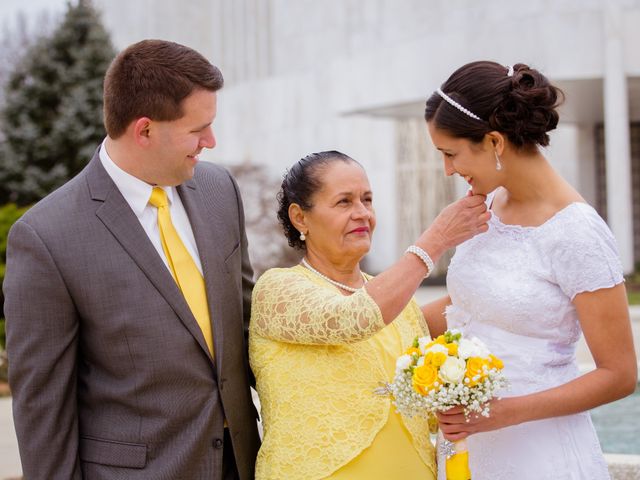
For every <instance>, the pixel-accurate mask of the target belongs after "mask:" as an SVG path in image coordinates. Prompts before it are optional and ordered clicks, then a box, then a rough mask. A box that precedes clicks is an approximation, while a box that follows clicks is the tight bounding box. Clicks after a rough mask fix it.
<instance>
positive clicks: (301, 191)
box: [277, 150, 360, 250]
mask: <svg viewBox="0 0 640 480" xmlns="http://www.w3.org/2000/svg"><path fill="white" fill-rule="evenodd" d="M336 161H342V162H354V163H356V164H358V165H360V164H359V163H358V162H356V161H355V160H354V159H353V158H351V157H350V156H348V155H345V154H344V153H342V152H338V151H336V150H330V151H326V152H317V153H311V154H309V155H307V156H306V157H304V158H301V159H300V160H298V161H297V162H296V163H295V164H294V165H293V166H292V167H291V168H290V169H288V170H287V172H286V173H285V174H284V178H283V179H282V186H281V187H280V191H279V192H278V197H277V198H278V220H279V221H280V224H281V225H282V228H283V230H284V234H285V236H286V237H287V240H288V241H289V245H290V246H292V247H294V248H297V249H300V250H305V249H306V245H305V243H304V242H303V241H302V240H300V232H299V231H298V230H297V229H296V227H294V226H293V223H291V219H290V218H289V206H290V205H291V204H292V203H297V204H298V205H300V208H302V209H303V210H310V209H311V208H312V207H313V204H312V203H311V199H312V197H313V195H314V194H315V193H316V192H317V191H318V190H320V189H321V188H322V183H321V181H320V175H321V173H322V171H323V170H324V169H325V168H326V167H327V165H329V164H330V163H333V162H336Z"/></svg>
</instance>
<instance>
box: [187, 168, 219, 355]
mask: <svg viewBox="0 0 640 480" xmlns="http://www.w3.org/2000/svg"><path fill="white" fill-rule="evenodd" d="M177 190H178V194H179V195H180V199H181V200H182V204H183V205H184V208H185V211H186V212H187V215H188V217H189V223H190V224H191V229H192V230H193V236H194V238H195V240H196V245H197V247H198V254H199V256H200V263H201V264H202V271H203V275H204V279H205V285H206V290H207V300H208V302H209V315H210V317H211V324H212V327H213V344H214V353H215V356H216V360H217V361H216V363H217V365H218V366H219V365H220V364H221V361H222V358H223V353H224V324H223V320H224V316H223V313H222V305H223V301H224V300H223V297H224V296H223V292H224V291H225V289H226V288H228V287H227V283H228V282H230V281H231V278H230V277H229V274H228V272H227V270H226V265H225V263H224V260H225V259H224V257H223V255H222V253H221V251H220V248H218V247H219V246H220V245H223V244H224V243H223V242H222V235H224V234H225V232H222V231H220V230H219V229H216V228H215V225H217V224H218V225H219V224H220V223H219V222H216V219H215V212H214V211H211V210H214V209H209V210H207V209H206V207H205V203H206V202H205V201H204V199H203V198H201V195H200V192H199V190H198V188H197V182H196V180H195V179H191V180H189V181H187V182H185V183H184V184H182V185H180V186H179V187H178V188H177ZM218 368H219V367H218Z"/></svg>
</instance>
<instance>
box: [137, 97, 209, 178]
mask: <svg viewBox="0 0 640 480" xmlns="http://www.w3.org/2000/svg"><path fill="white" fill-rule="evenodd" d="M182 110H183V116H182V117H181V118H179V119H177V120H173V121H170V122H153V125H152V127H151V129H150V135H151V138H152V149H151V151H150V152H151V153H152V155H151V156H150V158H149V162H150V165H149V168H150V178H152V179H153V182H152V183H154V184H156V185H162V186H175V185H180V184H181V183H183V182H184V181H186V180H189V179H190V178H191V177H193V173H194V168H195V165H196V163H198V155H199V154H200V152H201V151H202V149H203V148H213V147H215V146H216V139H215V136H214V135H213V126H212V124H213V120H214V119H215V117H216V112H217V95H216V92H212V91H209V90H204V89H198V90H194V91H193V93H191V94H190V95H189V96H188V97H187V98H185V99H184V100H183V101H182Z"/></svg>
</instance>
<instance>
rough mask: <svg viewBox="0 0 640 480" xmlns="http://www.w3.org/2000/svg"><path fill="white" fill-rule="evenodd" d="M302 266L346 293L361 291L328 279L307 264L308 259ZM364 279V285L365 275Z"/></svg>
mask: <svg viewBox="0 0 640 480" xmlns="http://www.w3.org/2000/svg"><path fill="white" fill-rule="evenodd" d="M302 264H303V265H304V266H305V267H307V268H308V269H309V270H311V271H312V272H313V273H315V274H316V275H318V276H319V277H321V278H324V279H325V280H326V281H327V282H329V283H330V284H332V285H335V286H336V287H338V288H341V289H342V290H344V291H346V292H351V293H355V292H357V291H358V290H360V288H362V287H360V288H353V287H350V286H349V285H345V284H344V283H340V282H336V281H335V280H332V279H331V278H329V277H327V276H326V275H325V274H324V273H320V272H319V271H318V270H316V269H315V268H313V267H312V266H311V265H309V263H308V262H307V260H306V259H304V258H303V259H302ZM362 278H363V279H364V283H367V279H366V278H364V275H363V276H362Z"/></svg>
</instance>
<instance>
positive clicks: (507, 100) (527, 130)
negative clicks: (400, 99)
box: [424, 61, 564, 148]
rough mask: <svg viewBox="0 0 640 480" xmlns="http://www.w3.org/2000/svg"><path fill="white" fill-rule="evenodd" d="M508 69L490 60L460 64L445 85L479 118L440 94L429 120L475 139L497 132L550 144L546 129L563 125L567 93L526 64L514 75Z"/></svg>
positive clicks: (527, 143)
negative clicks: (560, 112) (560, 122)
mask: <svg viewBox="0 0 640 480" xmlns="http://www.w3.org/2000/svg"><path fill="white" fill-rule="evenodd" d="M509 73H510V70H509V67H505V66H503V65H500V64H499V63H495V62H489V61H478V62H472V63H468V64H466V65H464V66H462V67H460V68H459V69H458V70H456V71H455V72H453V74H452V75H451V76H450V77H449V78H448V79H447V81H446V82H444V83H443V84H442V86H441V87H440V89H441V91H442V92H444V93H445V94H446V95H447V96H449V97H450V98H451V99H452V100H454V101H455V102H457V103H458V104H460V105H461V106H462V107H464V108H466V109H468V110H469V111H471V112H472V113H474V114H475V115H477V116H478V117H480V120H477V119H475V118H472V117H471V116H469V115H467V114H465V113H463V112H462V111H460V110H459V109H457V108H456V107H454V106H453V105H451V104H449V103H447V102H446V101H445V100H444V99H443V97H442V96H441V95H440V94H439V93H438V92H434V93H433V94H432V95H431V97H429V99H428V100H427V106H426V110H425V115H424V116H425V119H426V120H427V122H433V124H434V125H435V126H436V128H439V129H442V130H446V131H447V132H448V133H449V134H451V135H453V136H455V137H459V138H467V139H469V140H471V141H473V142H476V143H479V142H481V141H482V139H483V138H484V136H485V134H487V133H489V132H491V131H498V132H500V133H502V134H504V135H505V136H506V137H507V138H508V139H509V141H510V142H511V143H512V144H513V145H515V146H516V147H518V148H522V147H525V148H528V147H532V146H535V145H541V146H547V145H549V135H548V133H547V132H549V131H551V130H553V129H554V128H556V126H557V125H558V119H559V116H558V112H557V107H558V106H559V105H560V103H562V101H563V99H564V95H563V93H562V91H561V90H560V89H559V88H557V87H555V86H553V85H551V83H550V82H549V80H548V79H547V78H546V77H545V76H544V75H542V74H541V73H540V72H539V71H537V70H535V69H533V68H530V67H529V66H528V65H525V64H524V63H518V64H516V65H514V66H513V74H512V75H509Z"/></svg>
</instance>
